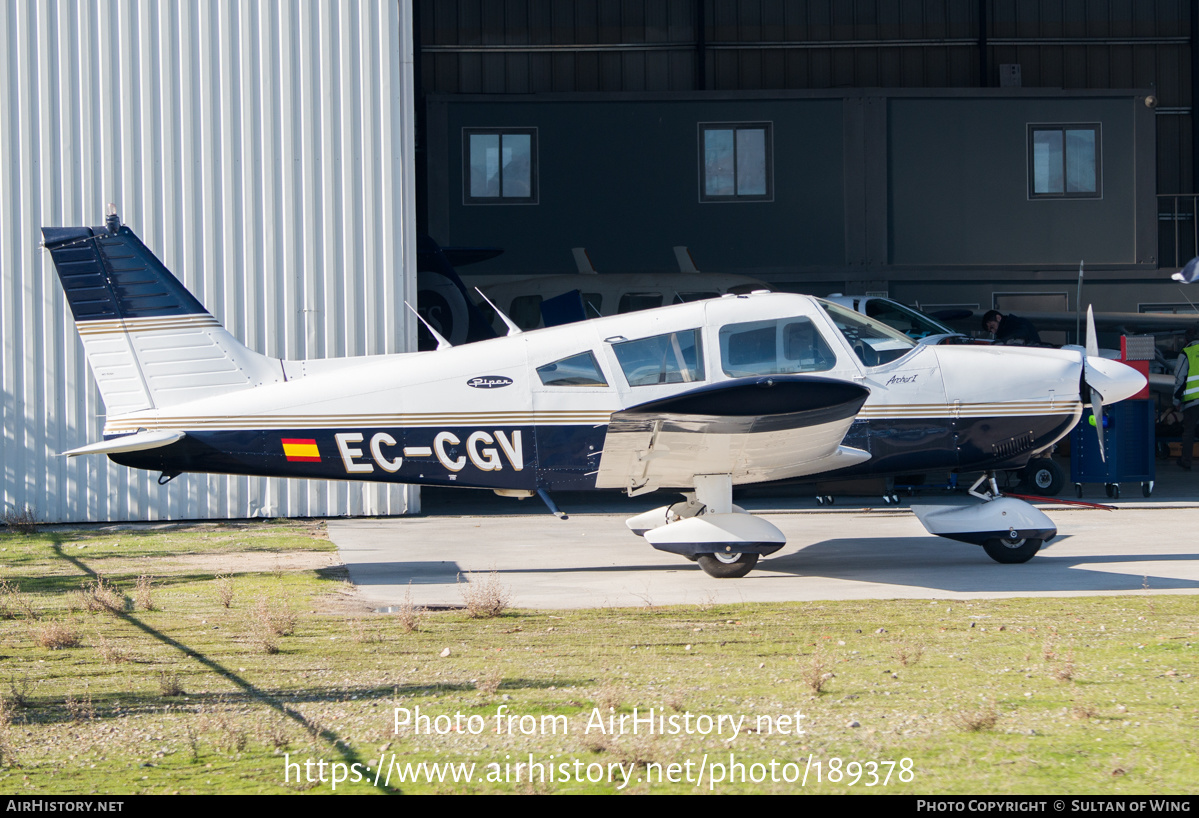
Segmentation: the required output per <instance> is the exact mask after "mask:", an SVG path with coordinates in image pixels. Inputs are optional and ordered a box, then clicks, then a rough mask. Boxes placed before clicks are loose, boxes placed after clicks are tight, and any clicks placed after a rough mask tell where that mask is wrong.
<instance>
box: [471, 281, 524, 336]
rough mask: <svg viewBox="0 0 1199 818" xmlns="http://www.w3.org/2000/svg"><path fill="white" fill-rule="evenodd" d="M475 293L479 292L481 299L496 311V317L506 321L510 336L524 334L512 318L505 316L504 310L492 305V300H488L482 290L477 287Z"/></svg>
mask: <svg viewBox="0 0 1199 818" xmlns="http://www.w3.org/2000/svg"><path fill="white" fill-rule="evenodd" d="M475 292H477V293H478V294H479V297H480V298H482V299H483V300H484V301H486V302H487V304H488V306H490V307H491V308H492V309H493V310H495V314H496V315H498V316H499V317H500V318H502V319H504V323H505V324H507V325H508V334H509V335H520V334H521V333H522V332H524V330H522V329H521V328H520V327H518V326H516V324H514V323H512V319H511V318H509V317H508V316H506V315H504V311H503V310H501V309H500V308H499V307H497V306H496V305H495V304H492V303H491V299H490V298H488V297H487V296H485V295H483V291H482V290H480V289H479V288H478V287H475Z"/></svg>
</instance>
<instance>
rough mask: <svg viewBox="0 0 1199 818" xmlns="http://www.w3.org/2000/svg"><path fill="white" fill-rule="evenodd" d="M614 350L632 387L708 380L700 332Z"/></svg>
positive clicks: (623, 343)
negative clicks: (705, 374)
mask: <svg viewBox="0 0 1199 818" xmlns="http://www.w3.org/2000/svg"><path fill="white" fill-rule="evenodd" d="M612 349H613V351H614V352H615V353H616V360H617V361H619V362H620V368H621V370H622V371H623V372H624V377H625V380H626V381H628V382H629V386H652V385H654V384H660V383H691V382H693V381H702V380H703V379H704V354H703V349H702V348H701V346H700V339H699V330H697V329H693V330H685V331H683V332H671V333H667V334H666V335H655V336H653V337H652V338H641V339H639V340H636V341H621V342H619V343H615V344H613V345H612Z"/></svg>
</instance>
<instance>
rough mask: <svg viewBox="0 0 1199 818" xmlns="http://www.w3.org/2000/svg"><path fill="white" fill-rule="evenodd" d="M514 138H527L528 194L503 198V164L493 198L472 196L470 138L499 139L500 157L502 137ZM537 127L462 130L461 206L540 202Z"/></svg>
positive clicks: (531, 203) (533, 203)
mask: <svg viewBox="0 0 1199 818" xmlns="http://www.w3.org/2000/svg"><path fill="white" fill-rule="evenodd" d="M508 135H517V136H528V137H529V195H528V196H505V195H504V173H503V164H501V165H500V174H499V179H500V192H499V194H498V195H496V196H473V195H471V192H470V168H471V161H470V160H471V155H470V138H471V137H472V136H498V137H499V139H500V150H501V154H502V151H503V144H504V143H503V140H504V137H505V136H508ZM539 164H540V162H539V160H538V153H537V128H536V127H527V128H526V127H498V128H474V127H472V128H463V129H462V204H464V205H535V204H539V203H540V193H541V180H540V174H539V173H538V165H539Z"/></svg>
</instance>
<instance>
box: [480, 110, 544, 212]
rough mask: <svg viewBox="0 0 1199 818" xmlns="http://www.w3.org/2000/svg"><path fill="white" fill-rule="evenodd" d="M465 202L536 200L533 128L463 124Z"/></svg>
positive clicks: (511, 202)
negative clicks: (468, 125) (481, 126)
mask: <svg viewBox="0 0 1199 818" xmlns="http://www.w3.org/2000/svg"><path fill="white" fill-rule="evenodd" d="M462 143H463V144H462V176H463V182H464V184H463V187H464V190H463V199H464V201H465V202H466V203H467V204H537V129H536V128H464V129H463V131H462Z"/></svg>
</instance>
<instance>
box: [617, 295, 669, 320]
mask: <svg viewBox="0 0 1199 818" xmlns="http://www.w3.org/2000/svg"><path fill="white" fill-rule="evenodd" d="M660 306H662V293H625V294H624V295H622V296H621V297H620V305H619V306H617V308H616V312H617V314H618V315H624V314H625V313H626V312H640V311H641V310H652V309H654V308H656V307H660Z"/></svg>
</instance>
